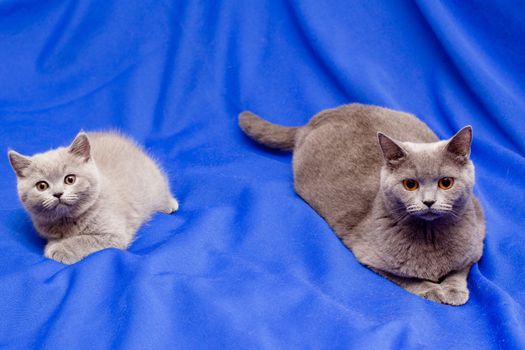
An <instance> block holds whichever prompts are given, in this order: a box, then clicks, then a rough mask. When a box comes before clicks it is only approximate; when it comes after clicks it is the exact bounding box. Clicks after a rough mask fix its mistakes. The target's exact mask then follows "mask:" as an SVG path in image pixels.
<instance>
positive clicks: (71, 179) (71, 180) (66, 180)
mask: <svg viewBox="0 0 525 350" xmlns="http://www.w3.org/2000/svg"><path fill="white" fill-rule="evenodd" d="M76 180H77V177H76V176H75V175H68V176H66V177H65V178H64V183H65V184H66V185H72V184H74V183H75V181H76Z"/></svg>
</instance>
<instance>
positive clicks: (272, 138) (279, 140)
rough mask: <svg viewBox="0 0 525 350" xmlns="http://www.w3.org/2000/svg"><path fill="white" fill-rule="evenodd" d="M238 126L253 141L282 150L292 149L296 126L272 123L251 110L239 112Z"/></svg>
mask: <svg viewBox="0 0 525 350" xmlns="http://www.w3.org/2000/svg"><path fill="white" fill-rule="evenodd" d="M239 126H240V128H241V129H242V130H243V131H244V132H245V133H246V134H247V135H248V136H250V137H251V138H252V139H254V140H255V141H257V142H259V143H261V144H263V145H265V146H268V147H271V148H277V149H280V150H283V151H291V150H293V147H294V143H295V134H296V133H297V130H299V128H298V127H286V126H281V125H277V124H272V123H270V122H268V121H266V120H264V119H262V118H261V117H258V116H256V115H255V114H253V113H251V112H242V113H241V114H239Z"/></svg>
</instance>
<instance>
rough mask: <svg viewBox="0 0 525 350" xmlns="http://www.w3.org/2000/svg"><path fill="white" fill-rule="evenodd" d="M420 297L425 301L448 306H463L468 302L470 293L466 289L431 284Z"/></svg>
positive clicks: (421, 291) (420, 293)
mask: <svg viewBox="0 0 525 350" xmlns="http://www.w3.org/2000/svg"><path fill="white" fill-rule="evenodd" d="M417 294H418V295H420V296H422V297H423V298H425V299H428V300H432V301H435V302H438V303H441V304H447V305H454V306H458V305H463V304H465V303H466V302H467V301H468V298H469V291H468V289H466V288H458V287H455V286H447V285H440V284H435V283H429V284H428V285H427V286H426V288H424V289H421V290H420V291H419V292H418V293H417Z"/></svg>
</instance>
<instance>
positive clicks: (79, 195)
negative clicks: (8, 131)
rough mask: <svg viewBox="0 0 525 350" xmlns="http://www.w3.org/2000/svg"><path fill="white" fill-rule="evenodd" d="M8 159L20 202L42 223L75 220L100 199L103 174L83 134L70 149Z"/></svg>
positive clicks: (13, 154) (12, 153)
mask: <svg viewBox="0 0 525 350" xmlns="http://www.w3.org/2000/svg"><path fill="white" fill-rule="evenodd" d="M8 156H9V162H10V163H11V166H12V167H13V170H14V171H15V173H16V176H17V184H18V186H17V187H18V195H19V197H20V200H21V201H22V203H23V205H24V207H25V208H26V209H27V210H28V211H29V213H30V214H31V215H32V216H33V217H34V218H36V219H37V220H39V221H42V222H53V221H55V220H59V219H62V218H75V217H76V216H78V215H80V214H82V213H83V212H85V211H86V210H87V209H88V208H89V207H90V206H91V205H92V204H93V203H94V202H95V200H96V199H97V197H98V194H99V191H100V190H99V173H98V170H97V167H96V165H95V162H94V160H93V158H92V157H91V147H90V143H89V139H88V137H87V135H86V134H85V133H83V132H80V133H79V134H78V135H77V137H76V138H75V140H74V141H73V142H72V143H71V145H70V146H69V147H67V148H65V147H60V148H57V149H53V150H50V151H48V152H45V153H39V154H35V155H33V156H31V157H28V156H23V155H21V154H19V153H17V152H15V151H12V150H10V151H9V152H8Z"/></svg>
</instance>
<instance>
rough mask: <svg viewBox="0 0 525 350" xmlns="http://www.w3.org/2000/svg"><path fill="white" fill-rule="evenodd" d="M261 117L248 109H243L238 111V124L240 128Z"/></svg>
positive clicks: (244, 128) (245, 127) (244, 127)
mask: <svg viewBox="0 0 525 350" xmlns="http://www.w3.org/2000/svg"><path fill="white" fill-rule="evenodd" d="M260 119H261V118H260V117H258V116H257V115H255V114H254V113H252V112H250V111H243V112H241V113H239V126H240V127H241V129H242V130H245V131H246V129H247V128H249V127H250V124H251V123H252V122H254V121H257V120H260Z"/></svg>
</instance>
